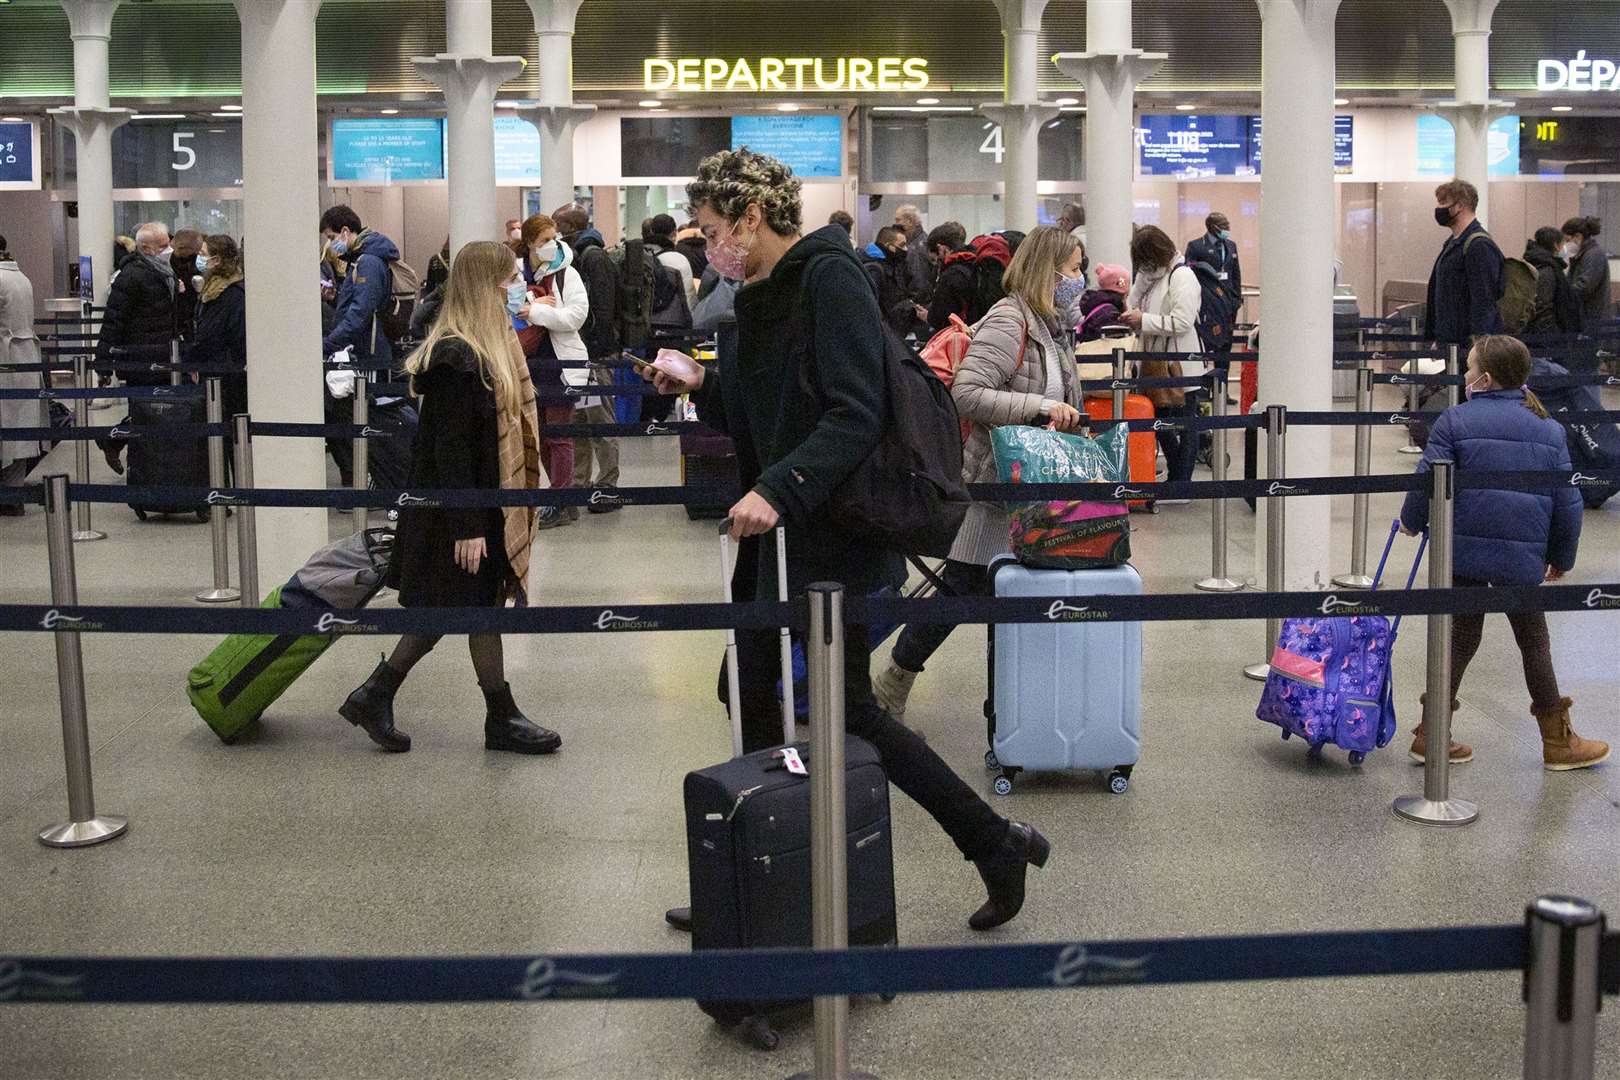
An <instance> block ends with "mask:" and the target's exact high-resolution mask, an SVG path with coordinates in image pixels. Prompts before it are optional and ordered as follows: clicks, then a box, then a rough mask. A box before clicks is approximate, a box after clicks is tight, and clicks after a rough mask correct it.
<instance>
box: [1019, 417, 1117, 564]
mask: <svg viewBox="0 0 1620 1080" xmlns="http://www.w3.org/2000/svg"><path fill="white" fill-rule="evenodd" d="M1129 435H1130V433H1129V431H1128V430H1127V429H1126V427H1125V425H1123V424H1118V425H1115V426H1114V427H1111V428H1109V429H1108V430H1107V431H1106V432H1104V433H1103V434H1101V435H1098V436H1097V437H1095V438H1088V437H1087V436H1084V435H1065V434H1063V433H1062V432H1058V431H1051V430H1048V429H1047V428H1036V427H1022V426H1017V425H1010V426H1007V427H998V428H995V429H993V430H992V431H991V432H990V439H991V444H992V446H993V447H994V449H995V454H996V472H997V474H998V476H999V477H1000V480H1001V482H1002V483H1003V484H1069V483H1110V484H1117V483H1124V482H1125V481H1126V480H1127V478H1128V465H1127V463H1126V447H1127V439H1128V438H1129ZM1007 510H1008V515H1009V518H1010V523H1011V526H1010V527H1011V540H1012V553H1013V555H1014V556H1015V557H1016V558H1017V559H1018V561H1019V562H1021V563H1023V564H1025V565H1026V566H1036V567H1044V568H1047V569H1053V570H1092V569H1096V568H1098V567H1106V566H1120V565H1122V564H1124V563H1125V562H1128V561H1129V560H1130V557H1131V526H1130V513H1129V509H1128V508H1127V506H1126V504H1125V503H1124V502H1088V501H1081V500H1078V499H1055V500H1050V501H1041V502H1020V503H1008V504H1007Z"/></svg>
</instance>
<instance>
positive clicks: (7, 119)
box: [0, 116, 25, 124]
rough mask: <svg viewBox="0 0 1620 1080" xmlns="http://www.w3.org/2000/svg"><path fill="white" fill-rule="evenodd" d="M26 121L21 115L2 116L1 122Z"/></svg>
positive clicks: (16, 122) (15, 122)
mask: <svg viewBox="0 0 1620 1080" xmlns="http://www.w3.org/2000/svg"><path fill="white" fill-rule="evenodd" d="M24 122H25V121H24V120H23V118H22V117H20V116H0V124H21V123H24Z"/></svg>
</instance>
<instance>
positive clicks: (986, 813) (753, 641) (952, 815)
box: [720, 624, 1007, 859]
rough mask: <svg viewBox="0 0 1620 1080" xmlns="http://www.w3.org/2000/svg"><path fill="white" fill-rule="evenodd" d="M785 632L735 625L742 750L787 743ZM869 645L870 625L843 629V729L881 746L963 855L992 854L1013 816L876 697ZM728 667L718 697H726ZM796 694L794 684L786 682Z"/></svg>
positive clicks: (895, 778)
mask: <svg viewBox="0 0 1620 1080" xmlns="http://www.w3.org/2000/svg"><path fill="white" fill-rule="evenodd" d="M779 640H780V637H779V635H778V633H777V632H776V631H775V630H739V631H737V673H738V682H739V687H740V690H741V693H742V703H741V704H742V710H741V711H742V728H743V750H744V752H746V753H753V752H755V751H757V750H765V749H768V748H770V747H773V746H780V745H781V744H782V707H781V704H780V702H779V701H778V699H777V696H776V682H777V679H778V678H780V675H781V662H780V650H779V648H778V642H779ZM870 669H871V651H870V649H869V648H868V646H867V635H866V628H865V627H864V626H853V625H847V624H846V625H845V627H844V728H845V730H846V731H848V732H849V733H850V734H851V735H857V736H859V737H861V738H863V739H865V740H866V741H867V742H869V743H871V744H872V745H873V746H874V747H876V748H877V752H878V755H879V756H880V757H881V758H882V759H883V768H884V770H885V771H886V772H887V773H888V775H889V781H890V782H891V783H893V784H894V786H895V787H897V788H899V789H900V790H901V791H903V792H905V793H906V795H908V796H909V797H910V798H912V799H913V800H915V801H916V802H917V804H918V805H919V806H921V807H922V808H923V809H924V810H926V811H928V813H929V814H930V815H932V817H933V819H934V820H935V821H937V822H939V825H940V828H942V829H944V830H945V832H946V834H947V835H948V836H950V838H951V840H952V841H953V842H954V843H955V844H956V846H957V849H958V850H960V851H961V852H962V856H963V858H966V859H979V858H983V857H986V856H988V855H989V854H990V853H991V852H993V851H994V850H995V849H996V848H997V847H998V846H999V845H1000V844H1001V841H1002V840H1003V839H1004V838H1005V837H1006V835H1007V819H1005V818H1003V817H1002V816H1001V815H999V814H997V813H996V812H995V811H994V810H992V809H990V806H989V804H987V803H986V802H985V801H984V800H983V799H982V798H980V797H979V795H978V793H977V792H975V791H974V790H973V789H972V788H970V787H968V785H967V783H966V782H965V781H963V779H962V778H961V777H960V776H958V775H956V773H955V772H954V771H952V769H951V767H950V766H949V765H947V764H946V763H945V761H944V759H943V758H941V757H940V756H939V755H938V754H937V753H935V752H934V750H933V749H932V748H931V747H930V746H929V745H928V744H927V743H926V742H924V741H923V739H922V738H921V737H920V736H919V735H918V734H917V733H916V732H914V731H912V730H911V729H910V728H908V727H906V726H905V725H904V724H901V723H899V722H898V721H896V720H895V719H893V718H892V717H891V716H889V714H888V713H886V712H884V711H883V709H882V708H880V707H879V706H878V703H877V699H876V698H875V697H873V696H872V677H871V670H870ZM727 690H728V687H727V683H726V675H725V666H724V664H722V665H721V671H720V699H721V701H725V700H726V698H727ZM788 692H789V693H791V692H792V690H791V688H788Z"/></svg>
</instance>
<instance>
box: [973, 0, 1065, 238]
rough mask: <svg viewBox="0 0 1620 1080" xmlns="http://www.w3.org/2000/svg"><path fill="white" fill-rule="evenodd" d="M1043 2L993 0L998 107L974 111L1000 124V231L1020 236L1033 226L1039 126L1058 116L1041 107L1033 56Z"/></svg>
mask: <svg viewBox="0 0 1620 1080" xmlns="http://www.w3.org/2000/svg"><path fill="white" fill-rule="evenodd" d="M1048 2H1049V0H995V4H996V7H997V8H999V9H1000V11H1001V35H1002V40H1003V47H1004V49H1005V50H1006V79H1005V89H1004V90H1003V93H1002V100H1001V102H1000V103H999V104H996V105H985V106H982V107H981V108H980V110H979V111H980V112H981V113H983V114H984V115H985V116H986V117H988V118H989V119H991V120H993V121H995V122H996V123H998V124H1000V125H1001V134H1002V145H1003V148H1004V150H1003V156H1002V168H1003V170H1004V177H1005V182H1004V184H1003V190H1002V197H1001V198H1002V211H1003V216H1004V219H1005V221H1004V227H1005V228H1008V229H1017V230H1019V231H1020V232H1028V231H1029V230H1030V229H1033V228H1034V227H1035V223H1036V205H1037V199H1036V185H1037V184H1038V183H1039V178H1040V163H1041V157H1040V142H1039V140H1040V133H1041V125H1042V124H1044V123H1046V121H1048V120H1050V119H1052V118H1053V117H1055V116H1057V114H1058V108H1057V106H1055V105H1042V104H1041V93H1040V75H1039V67H1038V60H1037V56H1036V53H1037V50H1038V48H1039V39H1040V33H1041V13H1042V12H1043V11H1045V10H1046V5H1047V3H1048Z"/></svg>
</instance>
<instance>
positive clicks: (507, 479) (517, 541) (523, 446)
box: [498, 334, 540, 607]
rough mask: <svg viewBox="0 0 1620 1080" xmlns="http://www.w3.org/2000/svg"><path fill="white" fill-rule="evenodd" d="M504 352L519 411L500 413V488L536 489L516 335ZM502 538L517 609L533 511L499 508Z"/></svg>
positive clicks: (526, 387) (533, 422)
mask: <svg viewBox="0 0 1620 1080" xmlns="http://www.w3.org/2000/svg"><path fill="white" fill-rule="evenodd" d="M508 351H509V353H510V355H511V362H512V368H513V370H515V371H516V372H517V374H518V395H519V399H520V400H521V401H522V403H523V405H522V408H521V409H520V410H519V411H518V415H516V416H513V415H511V414H510V413H507V412H506V411H505V410H504V409H503V410H501V412H500V419H499V428H498V432H499V435H498V438H499V445H500V464H501V489H502V490H503V491H516V490H522V489H529V488H538V487H539V486H540V420H539V416H538V414H537V412H536V409H535V400H534V384H533V383H532V382H530V381H529V367H528V364H527V363H525V362H524V359H523V347H522V346H521V345H519V344H518V340H517V335H516V334H510V335H509V339H508ZM501 517H502V518H503V519H504V524H505V536H506V561H507V562H508V563H509V564H511V567H512V576H513V578H514V579H515V582H516V596H515V598H514V599H515V602H516V603H517V605H518V606H519V607H522V606H524V605H526V604H527V603H528V597H529V548H530V546H531V545H532V544H533V542H534V519H535V509H534V507H530V506H503V507H501Z"/></svg>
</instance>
